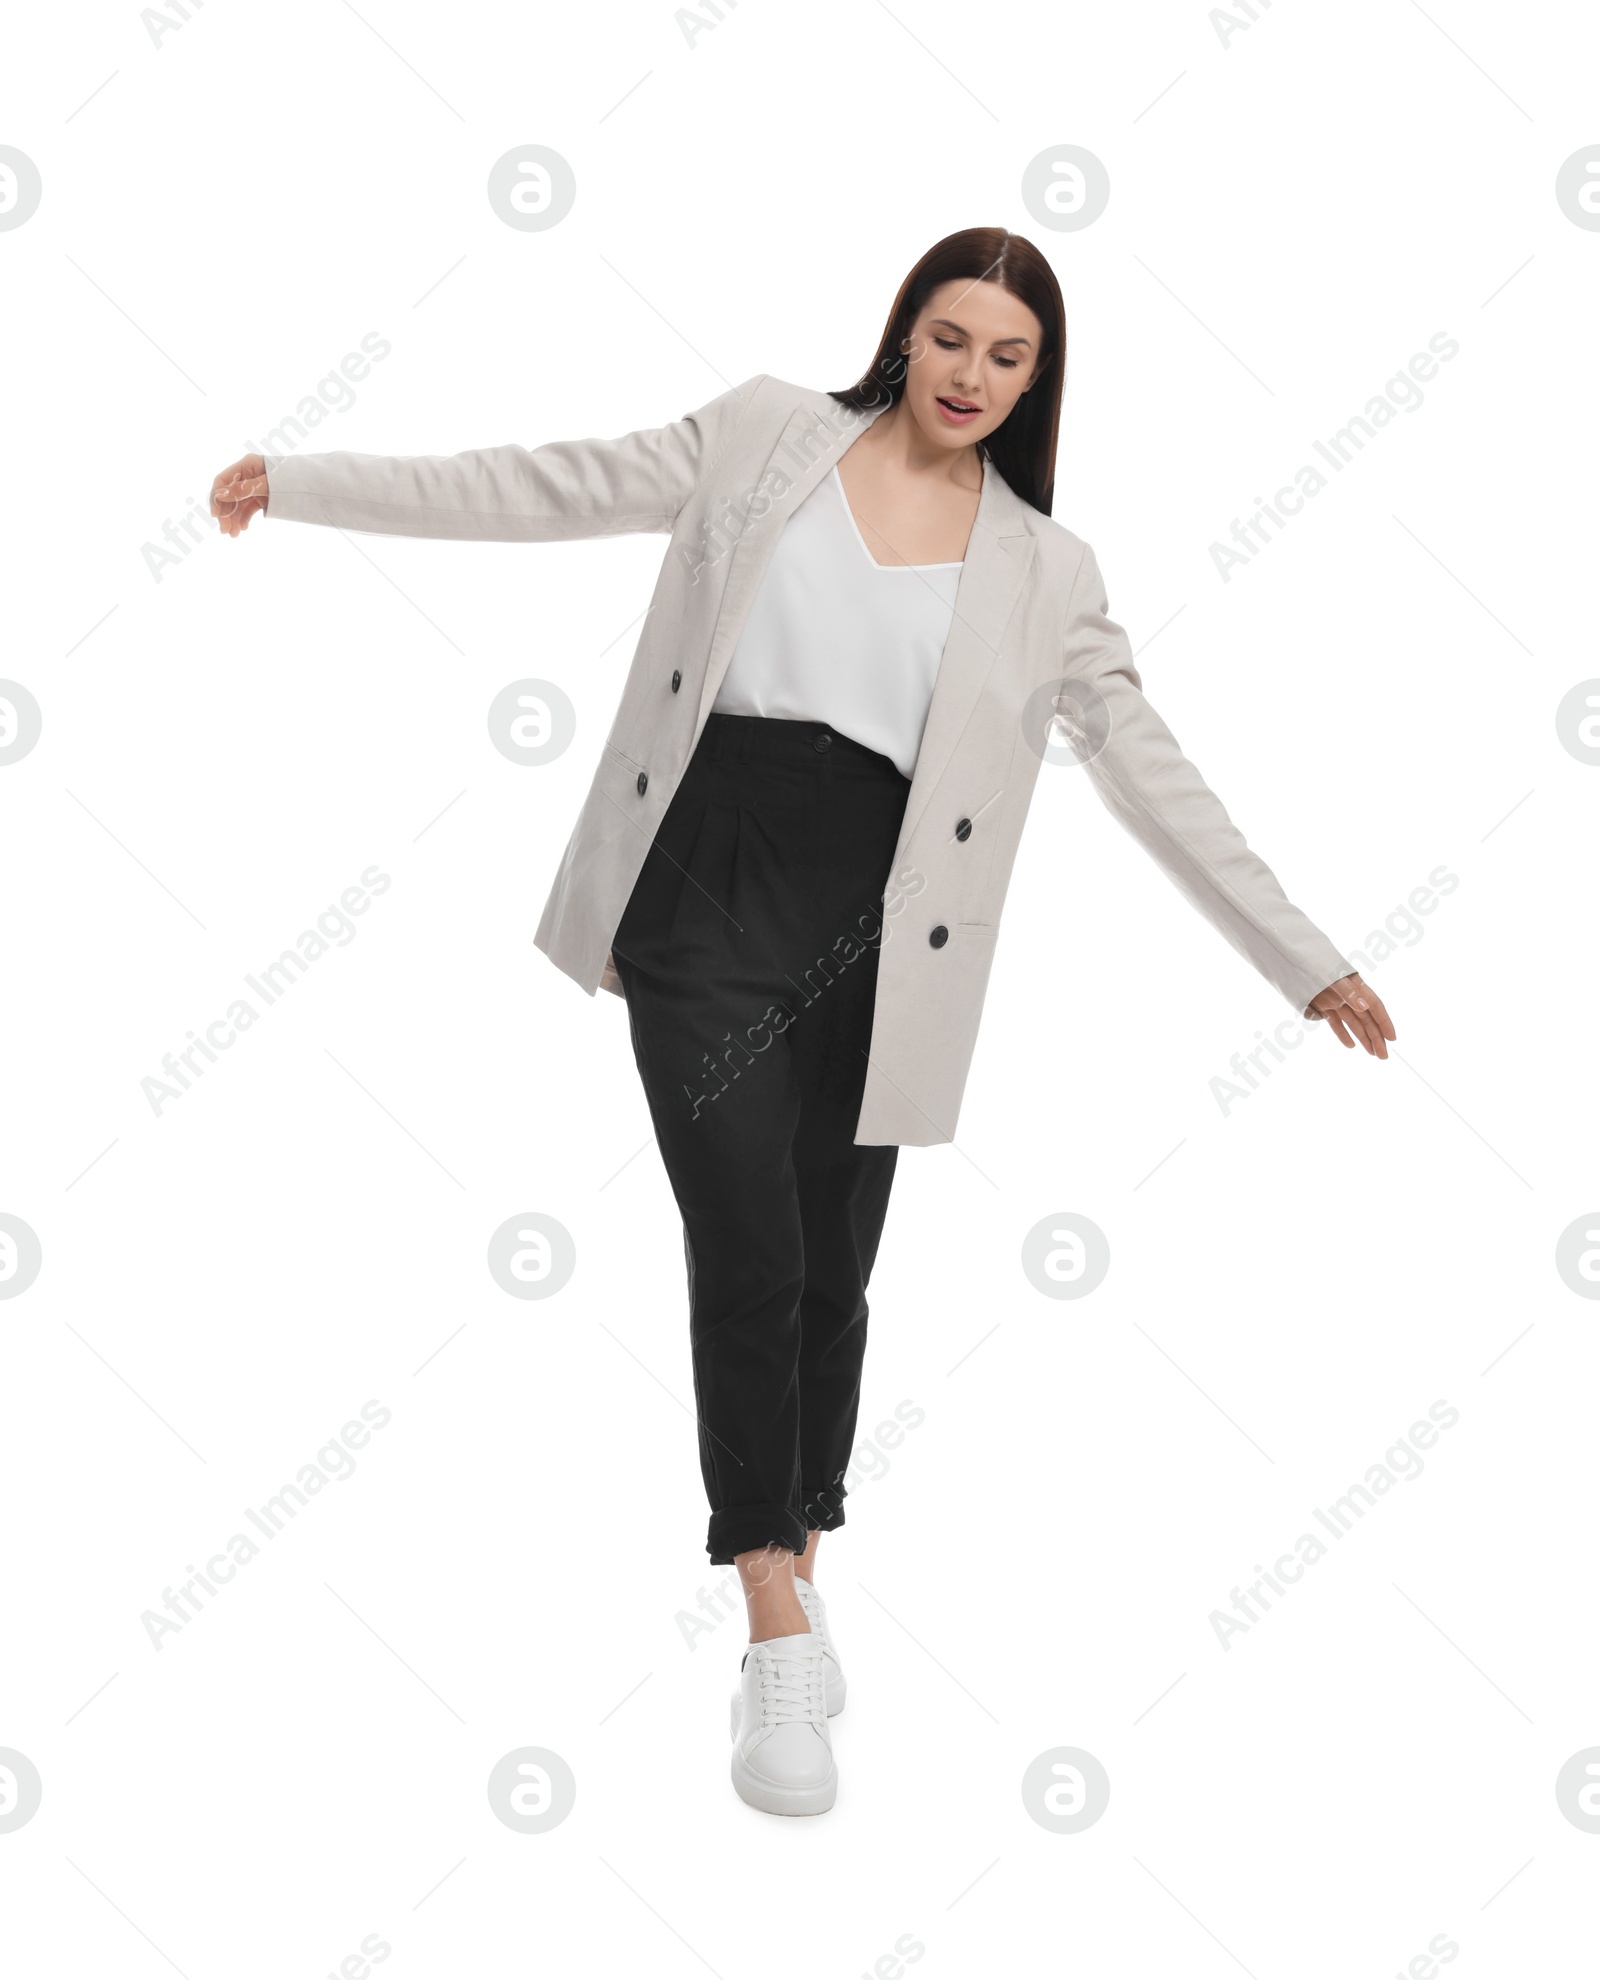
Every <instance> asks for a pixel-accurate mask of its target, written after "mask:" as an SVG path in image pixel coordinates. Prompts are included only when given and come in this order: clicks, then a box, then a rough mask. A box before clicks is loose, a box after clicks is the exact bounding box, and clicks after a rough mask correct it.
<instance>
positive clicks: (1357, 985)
mask: <svg viewBox="0 0 1600 1980" xmlns="http://www.w3.org/2000/svg"><path fill="white" fill-rule="evenodd" d="M1305 1015H1306V1016H1307V1017H1308V1018H1318V1017H1322V1018H1326V1019H1327V1021H1328V1023H1329V1024H1330V1025H1332V1027H1333V1033H1334V1036H1335V1037H1336V1038H1337V1039H1338V1040H1339V1043H1340V1044H1341V1045H1354V1044H1356V1043H1357V1041H1359V1042H1360V1043H1361V1045H1362V1046H1363V1047H1364V1048H1365V1049H1366V1050H1367V1051H1368V1052H1370V1053H1371V1054H1372V1056H1373V1057H1374V1058H1375V1059H1386V1058H1388V1056H1389V1049H1388V1047H1387V1046H1386V1045H1385V1044H1384V1040H1385V1039H1386V1038H1393V1037H1394V1035H1395V1032H1394V1023H1393V1021H1392V1019H1391V1018H1390V1016H1389V1013H1388V1012H1387V1011H1386V1010H1385V1009H1384V1007H1383V999H1382V998H1381V997H1380V996H1379V995H1378V993H1377V991H1376V990H1372V989H1369V988H1368V987H1367V985H1366V984H1365V983H1363V982H1362V981H1361V978H1360V977H1359V976H1341V977H1340V978H1339V980H1338V982H1337V983H1330V984H1329V985H1328V987H1327V989H1326V990H1319V991H1318V992H1317V994H1316V996H1314V997H1313V998H1312V999H1311V1002H1310V1003H1309V1004H1307V1006H1306V1009H1305Z"/></svg>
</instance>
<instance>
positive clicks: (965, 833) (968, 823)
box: [956, 818, 972, 839]
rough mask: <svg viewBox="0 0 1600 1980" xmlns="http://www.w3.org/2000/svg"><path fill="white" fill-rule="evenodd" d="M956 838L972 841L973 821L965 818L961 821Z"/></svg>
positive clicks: (957, 827)
mask: <svg viewBox="0 0 1600 1980" xmlns="http://www.w3.org/2000/svg"><path fill="white" fill-rule="evenodd" d="M956 837H957V838H958V839H970V838H971V837H972V820H971V819H970V818H963V819H961V820H960V821H959V823H958V824H957V826H956Z"/></svg>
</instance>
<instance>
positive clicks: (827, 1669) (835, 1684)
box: [794, 1574, 845, 1719]
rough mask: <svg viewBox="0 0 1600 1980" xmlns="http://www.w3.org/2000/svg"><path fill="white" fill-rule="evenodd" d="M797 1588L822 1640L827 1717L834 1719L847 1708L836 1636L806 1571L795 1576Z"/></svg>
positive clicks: (815, 1630) (813, 1630) (804, 1607)
mask: <svg viewBox="0 0 1600 1980" xmlns="http://www.w3.org/2000/svg"><path fill="white" fill-rule="evenodd" d="M794 1592H795V1593H796V1594H797V1595H798V1596H799V1597H800V1606H801V1608H802V1609H804V1610H805V1612H806V1621H807V1622H808V1623H810V1625H811V1634H812V1635H813V1636H815V1637H817V1638H818V1639H819V1640H820V1641H821V1644H822V1674H823V1676H824V1678H825V1679H826V1680H827V1689H828V1717H829V1718H830V1719H832V1718H835V1717H837V1715H838V1714H839V1713H840V1712H842V1711H843V1710H844V1694H845V1681H844V1670H843V1667H842V1666H841V1665H840V1662H839V1653H838V1651H837V1650H835V1649H834V1647H833V1638H832V1637H831V1636H830V1635H829V1634H828V1611H827V1608H826V1606H825V1605H824V1603H823V1600H822V1597H821V1596H820V1595H819V1594H818V1593H817V1591H816V1589H815V1588H813V1587H812V1585H811V1583H810V1582H809V1581H807V1580H806V1578H805V1576H804V1575H803V1574H797V1575H796V1576H795V1578H794Z"/></svg>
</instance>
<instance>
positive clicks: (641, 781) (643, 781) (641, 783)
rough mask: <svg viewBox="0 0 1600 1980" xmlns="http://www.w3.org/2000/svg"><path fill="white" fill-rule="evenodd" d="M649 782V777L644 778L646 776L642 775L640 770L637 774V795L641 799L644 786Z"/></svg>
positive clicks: (642, 772)
mask: <svg viewBox="0 0 1600 1980" xmlns="http://www.w3.org/2000/svg"><path fill="white" fill-rule="evenodd" d="M649 781H650V779H649V777H648V776H646V774H645V773H644V771H642V770H641V771H640V772H639V795H640V797H643V796H644V787H645V785H646V784H648V783H649Z"/></svg>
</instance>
